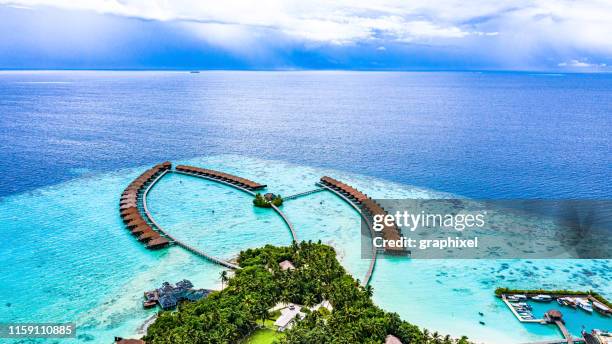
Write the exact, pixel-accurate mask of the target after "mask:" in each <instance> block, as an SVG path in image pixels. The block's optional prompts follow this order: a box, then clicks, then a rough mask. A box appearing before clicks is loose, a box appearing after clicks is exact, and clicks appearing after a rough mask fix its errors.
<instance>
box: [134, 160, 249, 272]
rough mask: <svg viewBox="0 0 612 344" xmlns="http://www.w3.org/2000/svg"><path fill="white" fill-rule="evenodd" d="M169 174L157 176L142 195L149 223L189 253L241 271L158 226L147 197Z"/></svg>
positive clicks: (164, 173) (236, 266)
mask: <svg viewBox="0 0 612 344" xmlns="http://www.w3.org/2000/svg"><path fill="white" fill-rule="evenodd" d="M168 172H169V170H166V171H164V172H163V173H162V174H160V175H159V176H157V178H155V179H154V180H153V181H152V182H151V183H150V184H149V185H148V186H147V188H146V189H145V191H144V193H143V194H142V207H143V210H144V212H145V215H146V216H147V218H148V220H149V221H150V222H151V223H152V224H153V225H154V226H155V227H156V228H157V230H158V231H159V232H161V233H162V234H163V235H164V236H166V237H167V238H168V239H170V240H172V242H173V243H174V244H175V245H178V246H180V247H182V248H184V249H186V250H187V251H190V252H192V253H194V254H196V255H198V256H200V257H203V258H205V259H208V260H209V261H211V262H213V263H216V264H219V265H222V266H225V267H227V268H230V269H240V267H239V266H238V265H235V264H232V263H230V262H228V261H225V260H223V259H220V258H217V257H214V256H212V255H210V254H207V253H205V252H204V251H202V250H199V249H197V248H195V247H193V246H190V245H188V244H186V243H184V242H182V241H180V240H178V239H176V238H175V237H174V236H172V235H171V234H170V233H168V232H166V230H164V229H163V228H162V226H160V225H159V224H158V223H157V222H156V221H155V219H153V216H152V215H151V212H150V211H149V208H148V207H147V195H148V193H149V191H150V190H151V189H152V188H153V186H155V184H157V182H158V181H159V180H160V179H161V178H162V177H163V176H165V175H166V174H167V173H168Z"/></svg>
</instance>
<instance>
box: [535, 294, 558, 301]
mask: <svg viewBox="0 0 612 344" xmlns="http://www.w3.org/2000/svg"><path fill="white" fill-rule="evenodd" d="M531 299H532V300H534V301H538V302H550V301H552V299H553V298H552V296H550V295H536V296H533V297H531Z"/></svg>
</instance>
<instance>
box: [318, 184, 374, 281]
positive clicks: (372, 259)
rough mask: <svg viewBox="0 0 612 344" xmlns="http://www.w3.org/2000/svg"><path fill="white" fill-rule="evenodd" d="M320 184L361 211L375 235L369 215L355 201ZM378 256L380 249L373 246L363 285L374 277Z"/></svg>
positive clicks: (360, 213) (362, 216)
mask: <svg viewBox="0 0 612 344" xmlns="http://www.w3.org/2000/svg"><path fill="white" fill-rule="evenodd" d="M317 185H318V186H320V187H321V188H323V189H324V190H328V191H330V192H332V193H333V194H335V195H336V196H338V197H340V198H341V199H342V200H343V201H345V202H346V203H348V204H349V205H350V206H351V207H353V209H355V211H356V212H357V213H359V216H361V218H362V219H363V220H364V221H365V222H366V224H367V225H368V228H370V232H371V233H370V234H371V235H375V234H374V233H373V232H372V231H373V230H372V223H371V222H370V219H368V218H367V216H365V214H364V213H363V212H362V211H361V208H359V206H357V205H356V204H355V203H354V202H353V201H351V200H350V199H348V198H347V197H346V196H344V195H343V194H341V193H340V192H338V191H336V190H334V189H332V188H330V187H329V186H327V185H325V184H320V183H317ZM377 257H378V250H377V249H376V248H374V247H373V248H372V258H371V259H370V266H369V267H368V271H367V272H366V275H365V277H364V278H363V281H362V282H361V284H362V285H364V286H366V285H368V284H369V283H370V280H371V279H372V274H373V273H374V267H375V266H376V259H377Z"/></svg>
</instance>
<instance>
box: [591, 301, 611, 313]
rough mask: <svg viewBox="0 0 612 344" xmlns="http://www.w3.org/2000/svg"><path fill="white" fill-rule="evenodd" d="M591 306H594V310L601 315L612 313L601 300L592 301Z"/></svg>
mask: <svg viewBox="0 0 612 344" xmlns="http://www.w3.org/2000/svg"><path fill="white" fill-rule="evenodd" d="M593 308H595V310H596V311H598V312H599V313H601V314H603V315H608V314H610V313H612V310H610V308H609V307H608V306H606V305H604V304H603V303H601V302H597V301H593Z"/></svg>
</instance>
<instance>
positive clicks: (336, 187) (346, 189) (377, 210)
mask: <svg viewBox="0 0 612 344" xmlns="http://www.w3.org/2000/svg"><path fill="white" fill-rule="evenodd" d="M319 185H323V186H325V187H326V188H327V189H328V190H330V191H332V192H334V193H335V194H336V195H342V196H344V197H343V199H344V200H348V201H349V202H350V203H352V204H355V205H356V206H357V207H358V208H359V209H360V210H361V213H362V214H365V217H367V218H368V220H372V219H373V217H374V216H376V215H383V216H386V215H388V212H387V211H386V210H385V209H384V208H383V207H381V206H380V204H378V203H377V202H376V201H374V200H373V199H372V198H371V197H368V195H366V194H364V193H362V192H361V191H359V190H357V189H355V188H354V187H352V186H350V185H348V184H345V183H343V182H341V181H338V180H336V179H334V178H331V177H327V176H324V177H322V178H321V182H320V184H319ZM367 223H368V226H369V228H370V233H371V234H372V237H373V238H374V237H376V236H378V234H377V233H376V231H374V228H373V227H372V221H367ZM383 226H384V227H383V229H382V230H381V231H380V232H381V235H382V237H383V239H385V240H400V239H401V238H402V233H401V231H400V230H399V228H398V227H397V225H396V224H395V223H394V224H393V225H391V226H389V225H387V224H386V223H383ZM384 251H385V252H387V253H392V254H405V253H408V252H407V251H406V250H405V249H404V248H402V247H385V249H384Z"/></svg>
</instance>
